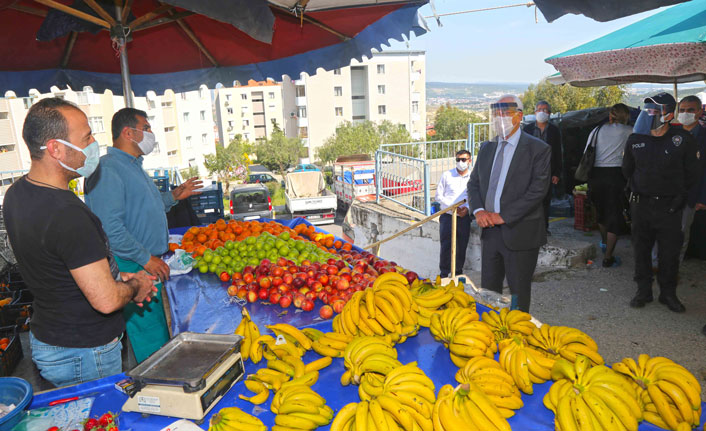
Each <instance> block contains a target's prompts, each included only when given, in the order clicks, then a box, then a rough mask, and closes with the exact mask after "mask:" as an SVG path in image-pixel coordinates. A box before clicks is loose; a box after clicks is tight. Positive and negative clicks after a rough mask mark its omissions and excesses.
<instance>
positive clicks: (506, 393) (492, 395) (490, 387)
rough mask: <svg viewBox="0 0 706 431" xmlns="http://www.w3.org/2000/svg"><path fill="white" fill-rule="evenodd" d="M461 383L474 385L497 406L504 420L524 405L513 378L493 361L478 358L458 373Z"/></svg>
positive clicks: (457, 378) (467, 363)
mask: <svg viewBox="0 0 706 431" xmlns="http://www.w3.org/2000/svg"><path fill="white" fill-rule="evenodd" d="M456 381H457V382H459V383H462V384H463V383H473V384H475V385H476V386H478V388H480V390H482V391H483V393H484V394H485V396H486V397H488V399H489V400H490V401H491V402H492V403H493V404H495V407H497V408H498V411H500V414H501V415H502V416H503V417H504V418H509V417H512V416H513V415H514V414H515V410H517V409H520V408H522V406H523V405H524V403H523V402H522V397H521V395H520V391H519V389H517V385H516V384H515V380H514V379H513V378H512V376H511V375H510V374H509V373H508V372H507V371H505V370H503V368H502V367H501V366H500V364H499V363H497V362H496V361H494V360H493V359H490V358H487V357H485V356H477V357H475V358H471V359H469V360H468V362H466V365H465V366H464V367H463V368H461V369H459V370H458V371H457V372H456Z"/></svg>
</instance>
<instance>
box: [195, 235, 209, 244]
mask: <svg viewBox="0 0 706 431" xmlns="http://www.w3.org/2000/svg"><path fill="white" fill-rule="evenodd" d="M196 241H198V242H201V243H203V242H206V241H208V237H207V236H206V234H204V233H200V234H198V235H196Z"/></svg>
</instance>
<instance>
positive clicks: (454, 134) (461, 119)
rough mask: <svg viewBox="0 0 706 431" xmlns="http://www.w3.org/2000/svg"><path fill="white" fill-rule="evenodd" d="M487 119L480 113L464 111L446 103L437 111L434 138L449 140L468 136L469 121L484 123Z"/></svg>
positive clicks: (436, 139)
mask: <svg viewBox="0 0 706 431" xmlns="http://www.w3.org/2000/svg"><path fill="white" fill-rule="evenodd" d="M485 121H486V120H485V119H483V117H481V116H480V115H478V114H474V113H473V112H468V111H464V110H463V109H459V108H456V107H453V106H451V105H450V104H448V103H447V104H446V105H444V106H441V107H440V108H439V109H438V110H437V111H436V116H435V118H434V131H435V132H436V133H435V134H434V140H435V141H448V140H456V139H467V138H468V124H469V123H484V122H485Z"/></svg>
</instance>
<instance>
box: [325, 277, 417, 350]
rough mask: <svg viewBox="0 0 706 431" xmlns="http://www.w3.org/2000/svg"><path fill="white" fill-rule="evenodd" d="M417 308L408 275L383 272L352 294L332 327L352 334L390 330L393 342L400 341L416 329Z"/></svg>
mask: <svg viewBox="0 0 706 431" xmlns="http://www.w3.org/2000/svg"><path fill="white" fill-rule="evenodd" d="M418 309H419V307H418V306H417V304H416V302H414V299H413V298H412V294H411V293H410V291H409V284H408V283H407V279H406V278H404V276H403V275H402V274H399V273H396V272H386V273H384V274H382V275H380V276H379V277H378V278H376V279H375V282H374V283H373V285H372V286H371V287H369V288H368V289H366V290H363V291H360V292H356V293H355V294H353V296H352V297H351V299H350V300H349V301H348V303H347V304H346V306H345V307H344V308H343V311H341V313H340V314H338V315H337V316H336V317H335V318H334V319H333V330H334V332H338V333H342V334H347V335H352V336H356V335H365V336H374V335H376V336H384V335H386V334H390V335H391V337H392V338H393V341H394V342H395V343H402V342H404V341H405V340H406V339H407V337H410V336H414V335H416V334H417V331H418V330H419V325H418V315H417V311H418Z"/></svg>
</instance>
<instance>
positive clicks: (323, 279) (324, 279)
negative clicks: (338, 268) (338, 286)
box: [316, 272, 328, 286]
mask: <svg viewBox="0 0 706 431" xmlns="http://www.w3.org/2000/svg"><path fill="white" fill-rule="evenodd" d="M316 279H317V280H318V281H319V283H321V284H323V285H324V286H326V285H327V284H328V273H325V272H323V273H319V275H318V276H317V277H316Z"/></svg>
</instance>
